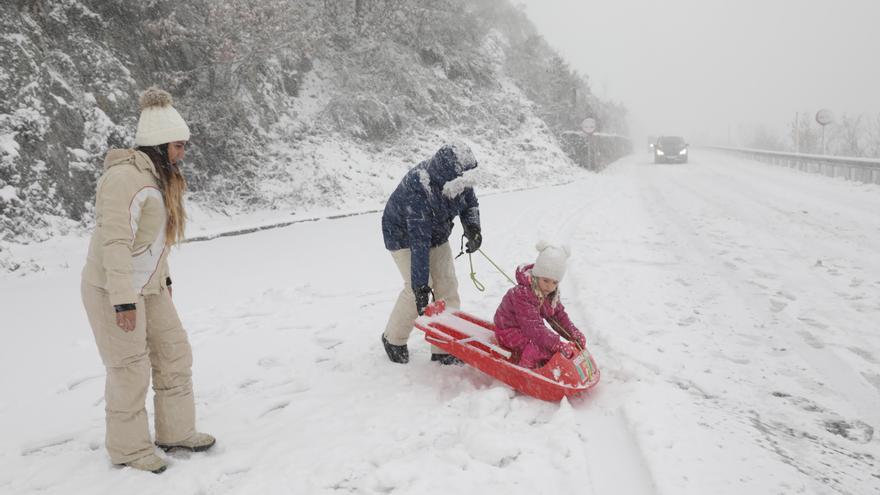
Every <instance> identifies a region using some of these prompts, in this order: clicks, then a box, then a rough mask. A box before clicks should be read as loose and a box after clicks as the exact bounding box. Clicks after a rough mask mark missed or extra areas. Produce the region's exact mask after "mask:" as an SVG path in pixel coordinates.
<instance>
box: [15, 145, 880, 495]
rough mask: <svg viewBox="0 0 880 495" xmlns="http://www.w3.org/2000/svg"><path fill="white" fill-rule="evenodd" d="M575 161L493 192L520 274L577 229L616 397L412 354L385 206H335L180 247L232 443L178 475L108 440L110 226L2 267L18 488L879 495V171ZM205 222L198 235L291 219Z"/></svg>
mask: <svg viewBox="0 0 880 495" xmlns="http://www.w3.org/2000/svg"><path fill="white" fill-rule="evenodd" d="M481 167H491V163H481ZM572 177H573V178H572V180H569V181H566V182H565V183H563V184H556V185H553V186H544V187H535V188H531V189H524V190H518V191H497V190H496V191H482V192H481V190H480V188H479V185H478V186H477V188H476V190H477V194H478V196H479V199H480V205H481V215H482V224H483V233H484V238H485V241H484V244H483V251H484V252H485V254H486V255H488V256H489V257H490V258H492V260H494V261H495V262H497V263H498V264H499V265H500V266H501V267H502V268H504V269H505V270H506V271H507V273H508V274H510V273H512V271H513V269H514V268H515V266H516V265H517V264H519V263H523V262H529V261H531V260H533V258H534V256H535V250H534V245H535V243H536V241H537V240H539V239H550V240H557V241H560V242H565V243H568V244H569V245H570V246H571V248H572V258H571V260H570V263H569V267H568V271H567V273H566V276H565V278H564V279H563V280H562V283H561V295H562V300H563V302H564V303H565V304H566V307H567V309H568V311H569V314H570V316H571V318H572V320H573V321H574V322H575V324H577V325H578V326H579V327H580V328H581V329H582V330H583V331H584V333H585V334H586V336H587V340H588V345H589V347H590V350H591V352H592V354H593V356H594V357H595V359H596V361H597V363H598V365H599V367H600V369H601V372H602V375H601V376H602V379H601V382H600V383H599V384H598V385H597V386H596V387H595V388H594V389H592V390H590V391H589V392H587V393H584V394H582V395H579V396H574V397H571V398H569V399H564V400H563V401H562V402H559V403H553V402H543V401H540V400H537V399H534V398H531V397H528V396H525V395H522V394H520V393H517V392H515V391H513V390H512V389H510V388H509V387H507V386H506V385H504V384H502V383H500V382H498V381H496V380H494V379H492V378H491V377H489V376H487V375H484V374H482V373H481V372H479V371H477V370H476V369H474V368H470V367H460V366H441V365H439V364H437V363H432V362H431V361H430V359H429V357H430V348H429V346H428V344H427V343H426V342H425V341H424V338H423V334H422V333H421V332H420V331H418V330H415V331H414V332H413V334H412V336H411V338H410V341H409V347H410V352H411V354H412V356H411V361H410V362H409V364H406V365H399V364H394V363H391V362H390V361H389V360H388V358H387V357H386V356H385V353H384V351H383V349H382V346H381V343H380V341H379V338H380V334H381V332H382V330H383V329H384V326H385V323H386V319H387V317H388V313H389V312H390V310H391V307H392V305H393V303H394V300H395V298H396V296H397V293H398V292H399V290H400V288H401V285H402V281H401V279H400V275H399V273H398V272H397V269H396V267H395V265H394V263H393V261H392V259H391V256H389V254H388V252H387V251H386V250H385V249H384V246H383V243H382V237H381V229H380V215H381V213H379V212H377V211H376V210H377V208H380V205H374V207H373V208H367V207H365V208H364V210H363V211H362V212H360V213H359V214H349V215H333V214H332V212H325V214H322V215H317V216H316V217H314V218H311V219H309V220H311V221H302V222H297V223H293V224H290V225H287V226H285V227H282V228H274V229H267V230H262V231H257V232H253V233H249V234H244V235H234V236H225V237H216V238H213V239H211V240H206V241H202V242H190V243H186V244H184V245H183V246H182V247H180V248H179V249H176V250H175V251H174V252H173V253H172V259H171V263H172V265H171V266H172V276H173V279H174V300H175V302H176V304H177V307H178V311H179V313H180V315H181V319H182V320H183V322H184V325H185V327H186V328H187V330H188V332H189V335H190V341H191V343H192V346H193V350H194V356H195V364H194V368H193V373H194V387H195V397H196V406H197V416H198V427H199V429H200V430H202V431H206V432H210V433H211V434H213V435H215V436H216V437H217V438H218V441H217V445H216V446H215V447H214V448H213V449H212V450H210V451H208V452H206V453H200V454H183V453H180V452H177V453H175V452H172V453H170V454H164V453H162V454H161V455H163V456H164V457H165V458H166V459H167V460H168V463H169V469H168V470H167V471H166V472H165V473H163V474H161V475H154V474H151V473H144V472H139V471H136V470H133V469H131V468H122V467H117V466H113V465H111V464H110V461H109V458H108V457H107V454H106V452H105V450H104V445H103V444H104V401H103V387H104V369H103V367H102V365H101V362H100V359H99V357H98V353H97V349H96V347H95V343H94V340H93V337H92V334H91V330H90V329H89V326H88V323H87V321H86V317H85V313H84V311H83V309H82V306H81V302H80V299H79V279H80V269H81V267H82V263H83V260H84V259H85V251H86V248H87V238H85V237H72V238H66V239H63V240H58V241H56V242H55V243H50V244H48V245H43V246H39V245H37V246H33V247H32V251H27V250H26V249H25V248H22V249H25V250H24V251H21V250H19V252H18V253H16V254H17V255H18V256H22V257H24V258H31V259H35V260H37V261H39V263H40V264H41V265H42V266H44V267H45V269H44V270H42V271H40V272H37V273H32V274H29V275H27V276H4V277H2V278H0V326H2V335H3V345H2V346H0V377H2V378H0V466H2V467H0V493H3V494H13V493H14V494H30V493H41V494H74V493H77V494H79V493H88V494H104V493H108V494H109V493H114V494H117V493H121V494H127V495H136V494H157V493H162V494H215V493H218V494H219V493H241V494H256V493H259V494H320V493H346V492H347V493H364V494H370V493H405V494H432V493H438V494H439V493H443V494H448V493H460V494H469V493H504V494H550V493H570V494H587V495H589V494H602V495H628V494H634V495H642V494H663V495H684V494H694V495H706V494H712V495H721V494H737V495H740V494H762V495H763V494H799V493H803V494H853V495H856V494H858V495H866V494H877V493H880V438H878V437H880V435H877V434H875V430H876V429H877V428H878V427H880V255H878V253H880V186H876V185H866V184H860V183H857V182H849V181H845V180H842V179H835V178H829V177H825V176H820V175H811V174H806V173H801V172H797V171H793V170H789V169H786V168H782V167H776V166H772V165H766V164H759V163H757V162H750V161H746V160H744V159H741V158H736V157H733V156H732V155H726V154H721V153H718V152H711V151H708V150H699V149H695V150H692V157H691V161H690V163H689V164H684V165H654V164H653V163H651V160H650V156H649V155H648V154H647V153H645V154H636V155H631V156H629V157H626V158H624V159H622V160H620V161H618V162H617V163H614V164H612V165H611V166H610V167H608V168H607V169H606V170H604V171H603V172H602V173H598V174H594V173H590V172H586V171H584V172H582V173H575V174H573V175H572ZM347 213H358V212H347ZM205 218H206V220H205V222H209V221H210V222H214V223H213V224H211V225H210V228H209V227H208V226H206V225H208V224H207V223H206V224H203V225H201V226H199V219H198V218H195V219H194V221H193V223H192V225H191V229H192V231H193V232H195V233H197V234H198V233H199V232H203V233H204V232H213V234H217V233H219V232H222V231H223V230H224V229H225V230H228V231H235V230H241V229H243V228H245V227H248V226H249V225H250V226H251V227H253V226H255V225H271V224H272V223H273V222H275V223H278V221H279V219H278V218H273V217H272V215H270V214H266V215H265V216H264V217H258V216H252V217H250V218H246V219H237V220H229V221H228V222H227V223H225V224H224V223H222V222H220V221H219V220H217V219H207V217H205ZM249 222H250V223H249ZM286 223H289V222H286ZM200 229H201V230H200ZM460 232H461V231H460V228H459V227H456V230H455V231H454V232H453V237H452V241H453V244H454V248H455V249H456V252H457V248H458V245H457V244H458V239H459V237H460ZM203 237H204V236H203ZM207 237H214V235H208V236H207ZM47 246H48V247H47ZM28 249H31V248H28ZM473 263H474V265H473V266H474V271H475V273H476V277H477V279H478V280H479V281H480V282H481V283H482V284H484V285H485V286H486V290H485V291H484V292H480V291H478V290H477V289H476V288H475V286H474V284H472V283H471V282H470V271H471V270H470V266H469V264H468V258H467V256H463V257H461V258H459V259H458V260H457V261H456V268H457V272H458V276H459V281H460V292H461V296H462V304H463V308H462V309H463V310H465V311H468V312H471V313H473V314H475V315H478V316H482V317H484V318H487V319H491V318H492V315H493V314H494V311H495V309H496V307H497V305H498V303H499V301H500V300H501V297H502V295H503V294H504V292H505V291H506V290H507V289H508V288H509V282H508V281H507V279H506V278H505V277H504V276H503V275H502V274H501V273H499V272H498V271H496V270H495V269H494V268H493V267H492V266H491V265H490V264H489V263H488V262H487V261H486V260H485V259H484V258H483V257H482V256H479V257H474V258H473ZM147 408H148V410H149V411H150V412H152V400H151V399H150V398H148V400H147Z"/></svg>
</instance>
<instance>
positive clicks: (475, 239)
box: [464, 225, 483, 253]
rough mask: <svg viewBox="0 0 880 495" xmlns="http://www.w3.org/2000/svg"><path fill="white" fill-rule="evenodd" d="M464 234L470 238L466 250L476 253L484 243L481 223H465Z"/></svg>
mask: <svg viewBox="0 0 880 495" xmlns="http://www.w3.org/2000/svg"><path fill="white" fill-rule="evenodd" d="M464 236H465V237H467V240H468V241H467V244H465V246H466V248H467V249H465V251H466V252H468V253H475V252H476V251H477V249H480V246H481V245H482V244H483V234H481V233H480V226H479V225H465V226H464Z"/></svg>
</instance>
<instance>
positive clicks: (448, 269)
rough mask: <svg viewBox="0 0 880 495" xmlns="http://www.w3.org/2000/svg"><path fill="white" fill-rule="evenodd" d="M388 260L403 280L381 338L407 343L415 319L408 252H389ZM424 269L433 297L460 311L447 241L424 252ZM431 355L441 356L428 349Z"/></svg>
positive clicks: (436, 351)
mask: <svg viewBox="0 0 880 495" xmlns="http://www.w3.org/2000/svg"><path fill="white" fill-rule="evenodd" d="M391 257H392V258H394V263H396V264H397V269H398V270H400V276H401V277H403V290H401V291H400V295H398V296H397V303H395V304H394V309H393V310H392V311H391V316H390V317H389V318H388V324H387V325H386V326H385V338H386V339H388V342H389V343H391V344H393V345H404V344H406V342H407V340H409V334H410V333H411V332H412V330H413V322H414V321H415V319H416V318H418V316H419V312H418V310H416V296H415V294H414V293H413V290H412V282H411V280H412V279H411V277H410V275H411V274H410V267H411V263H410V260H411V257H412V252H411V251H410V250H409V249H398V250H397V251H391ZM428 266H429V270H430V272H429V273H430V276H429V277H428V285H430V286H431V289H433V290H434V297H435V298H437V299H438V300H439V299H444V300H446V307H448V308H455V309H459V308H461V298H460V297H459V296H458V279H457V278H456V277H455V266H454V265H453V264H452V248H451V247H449V243H448V242H444V243H443V244H441V245H439V246H437V247H435V248H431V250H430V251H429V252H428ZM431 352H434V353H442V352H444V351H442V350H441V349H439V348H437V347H434V346H431Z"/></svg>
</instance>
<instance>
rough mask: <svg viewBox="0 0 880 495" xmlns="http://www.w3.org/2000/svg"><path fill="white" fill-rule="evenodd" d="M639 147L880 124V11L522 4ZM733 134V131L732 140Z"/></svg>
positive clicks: (871, 3)
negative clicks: (819, 115) (821, 124)
mask: <svg viewBox="0 0 880 495" xmlns="http://www.w3.org/2000/svg"><path fill="white" fill-rule="evenodd" d="M514 2H515V3H517V5H520V6H521V8H523V9H524V10H525V12H526V13H527V14H528V16H529V18H530V19H531V20H532V22H534V23H535V25H536V26H537V27H538V30H539V31H540V32H541V33H542V34H543V35H544V37H545V39H547V41H548V42H549V43H550V44H551V45H552V46H553V47H554V48H556V49H557V50H559V51H560V53H561V54H562V55H563V56H564V57H565V58H566V59H567V60H568V61H569V62H570V63H571V66H572V68H573V69H576V70H578V71H579V72H580V73H582V74H587V75H588V76H589V77H590V83H591V86H592V89H593V92H594V94H596V95H597V96H599V97H601V98H610V99H613V100H616V101H621V102H623V103H624V104H625V105H626V106H627V108H628V109H629V111H630V115H631V119H630V121H631V126H632V131H633V134H634V136H635V137H641V136H642V135H644V134H684V135H686V136H689V138H690V140H691V141H692V142H698V141H699V142H703V143H705V144H711V143H718V144H724V142H725V141H726V139H727V136H728V132H730V133H731V134H733V135H734V137H733V139H734V140H735V135H736V133H737V129H739V128H741V127H742V126H743V125H747V126H755V125H757V124H761V125H764V126H766V127H767V128H769V129H773V130H774V131H778V132H779V133H780V134H782V133H784V132H786V129H787V126H788V125H789V124H790V123H791V122H792V121H793V120H794V118H795V112H806V111H809V112H811V115H814V114H815V112H816V111H817V110H818V109H820V108H828V109H831V110H832V111H833V112H834V113H835V114H836V115H840V114H842V113H844V112H846V113H849V114H858V113H868V114H871V115H872V116H876V115H877V114H878V113H880V61H878V58H880V27H878V25H880V0H662V1H658V0H601V1H595V0H591V1H577V0H568V1H565V0H519V1H518V0H514ZM728 130H730V131H728Z"/></svg>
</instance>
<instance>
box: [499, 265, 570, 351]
mask: <svg viewBox="0 0 880 495" xmlns="http://www.w3.org/2000/svg"><path fill="white" fill-rule="evenodd" d="M533 266H534V265H533V264H528V265H521V266H520V267H519V268H517V269H516V281H517V283H518V285H517V286H516V287H514V288H512V289H510V290H508V291H507V294H505V295H504V298H503V299H501V304H500V305H499V306H498V310H497V311H495V335H496V336H497V338H498V342H499V343H500V344H501V345H503V346H505V347H507V348H509V349H512V350H514V351H518V352H519V353H520V354H521V358H520V364H522V365H523V366H526V367H529V368H534V367H537V366H540V365H542V361H546V360H547V359H549V358H550V357H552V356H553V354H554V353H555V352H557V351H558V350H559V347H560V346H561V345H562V341H561V340H560V338H559V335H557V334H556V332H554V331H552V330H550V329H549V328H547V327H546V326H545V325H544V320H545V319H549V318H552V319H554V320H556V322H557V323H559V324H560V325H561V326H562V328H564V329H565V330H566V331H568V332H569V333H570V334H571V335H572V336H573V337H574V338H575V339H577V340H578V341H579V342H580V343H581V345H583V344H584V342H585V339H584V335H583V334H582V333H581V332H580V330H578V329H577V327H575V326H574V324H573V323H572V322H571V320H570V319H569V318H568V314H567V313H566V312H565V307H564V306H563V305H562V302H561V301H559V289H557V290H556V293H555V294H554V295H553V297H550V298H545V299H544V301H543V303H541V301H540V300H539V299H538V296H537V295H535V293H534V291H533V290H532V267H533ZM554 300H555V304H554Z"/></svg>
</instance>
